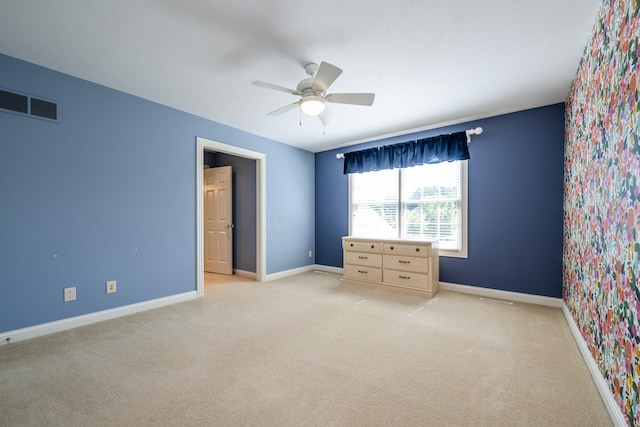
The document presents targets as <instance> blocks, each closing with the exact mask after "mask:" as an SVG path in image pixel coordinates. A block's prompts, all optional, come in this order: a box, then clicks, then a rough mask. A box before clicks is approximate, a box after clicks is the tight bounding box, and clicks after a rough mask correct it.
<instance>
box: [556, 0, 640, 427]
mask: <svg viewBox="0 0 640 427" xmlns="http://www.w3.org/2000/svg"><path fill="white" fill-rule="evenodd" d="M639 11H640V0H604V2H603V5H602V8H601V10H600V13H599V15H598V17H597V20H596V23H595V25H594V27H593V31H592V34H591V38H590V39H589V41H588V43H587V46H586V48H585V52H584V56H583V58H582V61H581V63H580V65H579V68H578V72H577V75H576V77H575V80H574V82H573V85H572V88H571V90H570V92H569V96H568V99H567V105H566V138H565V166H564V167H565V171H564V176H565V177H564V253H563V257H564V260H563V285H564V288H563V298H564V301H565V303H566V305H567V306H568V308H569V310H570V311H571V313H572V315H573V317H574V319H575V321H576V323H577V324H578V327H579V328H580V330H581V332H582V336H583V337H584V339H585V341H586V342H587V345H588V346H589V348H590V350H591V354H592V355H593V358H594V359H595V361H596V362H597V364H598V366H599V368H600V371H601V372H602V375H603V376H604V378H605V379H606V381H607V382H608V384H609V387H610V389H611V392H612V393H613V396H614V397H615V400H616V403H617V404H618V406H619V408H620V410H621V412H622V414H623V415H624V417H625V418H626V420H627V422H628V423H629V425H632V426H640V403H639V401H640V394H639V393H638V388H639V387H640V279H639V277H638V276H639V275H640V148H639V145H638V133H639V130H640V129H639V128H638V124H639V123H638V98H639V97H640V70H638V69H637V65H638V56H639V54H640V45H639V43H638V41H639V35H640V21H639V19H640V16H639Z"/></svg>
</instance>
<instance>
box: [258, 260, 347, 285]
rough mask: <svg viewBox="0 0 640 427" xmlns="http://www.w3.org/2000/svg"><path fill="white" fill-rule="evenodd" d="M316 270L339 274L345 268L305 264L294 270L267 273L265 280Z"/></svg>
mask: <svg viewBox="0 0 640 427" xmlns="http://www.w3.org/2000/svg"><path fill="white" fill-rule="evenodd" d="M314 270H318V271H326V272H327V273H338V274H342V272H343V269H342V268H339V267H330V266H328V265H319V264H312V265H305V266H304V267H300V268H294V269H292V270H286V271H280V272H278V273H273V274H267V276H266V277H265V279H264V281H265V282H268V281H270V280H276V279H282V278H284V277H289V276H295V275H296V274H300V273H308V272H309V271H314Z"/></svg>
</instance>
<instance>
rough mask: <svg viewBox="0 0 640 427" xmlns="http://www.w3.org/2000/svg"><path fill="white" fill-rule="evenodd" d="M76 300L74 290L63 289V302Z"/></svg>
mask: <svg viewBox="0 0 640 427" xmlns="http://www.w3.org/2000/svg"><path fill="white" fill-rule="evenodd" d="M75 300H76V288H75V287H73V288H64V302H69V301H75Z"/></svg>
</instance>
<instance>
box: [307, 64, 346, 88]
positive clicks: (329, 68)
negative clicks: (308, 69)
mask: <svg viewBox="0 0 640 427" xmlns="http://www.w3.org/2000/svg"><path fill="white" fill-rule="evenodd" d="M340 74H342V70H341V69H340V68H338V67H336V66H335V65H331V64H329V63H328V62H321V63H320V66H319V67H318V71H317V72H316V76H315V78H314V79H313V88H314V89H315V90H317V91H318V92H325V91H326V90H327V89H329V86H331V84H333V82H335V81H336V79H337V78H338V76H339V75H340Z"/></svg>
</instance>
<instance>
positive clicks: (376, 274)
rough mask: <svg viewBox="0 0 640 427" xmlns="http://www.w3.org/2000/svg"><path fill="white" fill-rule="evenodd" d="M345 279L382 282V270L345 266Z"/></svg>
mask: <svg viewBox="0 0 640 427" xmlns="http://www.w3.org/2000/svg"><path fill="white" fill-rule="evenodd" d="M344 277H347V278H350V279H358V280H369V281H371V282H381V281H382V269H381V268H374V267H364V266H360V265H350V264H347V265H345V266H344Z"/></svg>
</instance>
